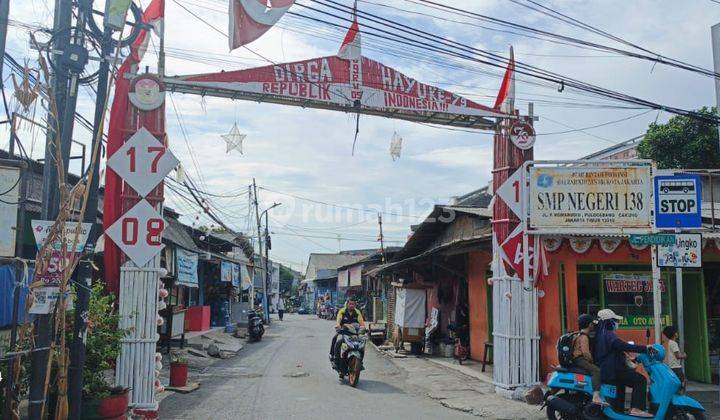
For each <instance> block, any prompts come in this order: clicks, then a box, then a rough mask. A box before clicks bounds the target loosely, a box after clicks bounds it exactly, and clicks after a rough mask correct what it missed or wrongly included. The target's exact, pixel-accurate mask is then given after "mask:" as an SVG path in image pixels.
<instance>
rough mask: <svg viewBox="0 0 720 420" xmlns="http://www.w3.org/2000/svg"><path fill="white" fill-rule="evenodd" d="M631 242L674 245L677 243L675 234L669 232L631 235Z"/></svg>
mask: <svg viewBox="0 0 720 420" xmlns="http://www.w3.org/2000/svg"><path fill="white" fill-rule="evenodd" d="M630 243H631V244H632V245H635V246H642V245H674V244H675V235H668V234H649V235H630Z"/></svg>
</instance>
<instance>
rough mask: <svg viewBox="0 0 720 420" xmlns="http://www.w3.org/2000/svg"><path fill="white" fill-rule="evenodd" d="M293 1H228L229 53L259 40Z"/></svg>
mask: <svg viewBox="0 0 720 420" xmlns="http://www.w3.org/2000/svg"><path fill="white" fill-rule="evenodd" d="M294 3H295V0H230V30H229V32H228V33H229V36H228V38H229V41H230V51H232V50H234V49H235V48H240V47H242V46H243V45H245V44H249V43H251V42H253V41H255V40H256V39H258V38H260V37H261V36H262V34H264V33H265V32H267V31H268V29H270V28H272V26H273V25H275V24H276V23H277V22H278V21H279V20H280V18H282V17H283V15H284V14H285V12H287V11H288V10H289V9H290V6H292V5H293V4H294Z"/></svg>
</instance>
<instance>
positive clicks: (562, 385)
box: [544, 344, 705, 420]
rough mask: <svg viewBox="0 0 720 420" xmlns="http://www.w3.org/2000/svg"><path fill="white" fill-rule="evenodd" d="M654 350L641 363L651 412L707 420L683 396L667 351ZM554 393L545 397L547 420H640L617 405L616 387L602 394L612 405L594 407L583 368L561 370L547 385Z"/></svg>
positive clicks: (658, 415) (699, 408) (641, 356)
mask: <svg viewBox="0 0 720 420" xmlns="http://www.w3.org/2000/svg"><path fill="white" fill-rule="evenodd" d="M652 348H653V349H654V351H651V352H648V354H639V355H638V356H637V361H638V362H639V363H642V365H643V367H644V368H645V371H646V372H648V374H649V375H650V410H649V411H650V412H651V413H653V414H654V415H655V417H653V418H654V419H666V418H667V419H705V409H704V408H703V406H702V405H701V404H700V403H699V402H697V401H696V400H694V399H692V398H690V397H688V396H687V395H682V394H680V393H679V392H678V391H680V380H679V379H678V377H677V376H676V375H675V373H673V371H672V370H671V369H670V368H669V367H668V366H667V365H666V364H664V363H663V359H665V349H664V348H663V346H661V345H659V344H655V345H653V347H652ZM547 385H548V387H550V391H548V392H547V393H546V394H545V404H544V406H545V407H547V418H548V419H551V420H556V419H573V420H575V419H577V420H583V419H603V418H608V419H622V420H637V418H638V417H633V416H629V415H627V414H625V410H624V407H619V406H617V404H616V403H615V404H613V403H612V401H613V400H614V399H615V398H616V396H617V389H616V387H615V385H610V384H603V385H602V387H601V388H600V395H601V396H602V397H603V399H605V400H606V401H608V402H611V405H610V406H608V407H604V408H602V407H600V406H599V405H597V404H592V379H591V378H590V375H589V374H588V372H585V371H583V370H582V369H579V368H575V367H573V368H564V367H557V368H555V372H553V373H552V375H551V376H550V379H549V380H548V383H547Z"/></svg>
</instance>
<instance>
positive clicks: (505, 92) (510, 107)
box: [494, 46, 515, 114]
mask: <svg viewBox="0 0 720 420" xmlns="http://www.w3.org/2000/svg"><path fill="white" fill-rule="evenodd" d="M494 108H495V109H497V110H499V111H502V112H504V113H506V114H512V113H514V112H515V55H514V54H513V48H512V46H511V47H510V61H508V66H507V69H505V76H504V77H503V81H502V84H501V85H500V91H499V92H498V96H497V99H496V100H495V106H494Z"/></svg>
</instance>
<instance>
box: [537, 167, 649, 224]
mask: <svg viewBox="0 0 720 420" xmlns="http://www.w3.org/2000/svg"><path fill="white" fill-rule="evenodd" d="M650 180H651V177H650V167H649V166H633V167H602V168H598V167H553V168H548V167H531V168H530V227H531V228H533V229H557V228H573V229H578V228H580V229H596V228H604V229H605V230H608V228H611V229H612V230H620V229H624V228H649V227H650V209H651V182H650Z"/></svg>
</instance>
